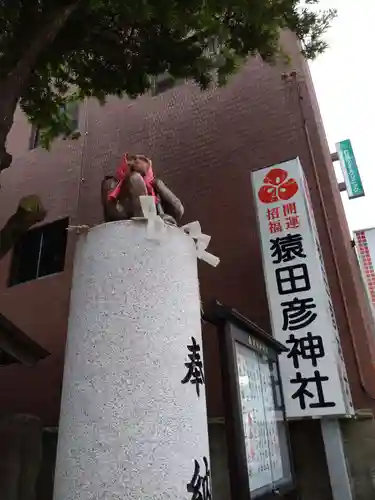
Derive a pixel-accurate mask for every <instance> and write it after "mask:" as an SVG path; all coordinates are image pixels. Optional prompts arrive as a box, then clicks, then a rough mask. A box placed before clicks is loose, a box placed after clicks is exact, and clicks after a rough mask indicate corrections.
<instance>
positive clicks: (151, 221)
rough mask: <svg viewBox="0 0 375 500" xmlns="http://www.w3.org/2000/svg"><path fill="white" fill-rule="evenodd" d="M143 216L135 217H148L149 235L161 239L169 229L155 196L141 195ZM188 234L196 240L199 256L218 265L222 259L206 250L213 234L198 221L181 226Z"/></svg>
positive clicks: (214, 265) (211, 264)
mask: <svg viewBox="0 0 375 500" xmlns="http://www.w3.org/2000/svg"><path fill="white" fill-rule="evenodd" d="M139 200H140V203H141V208H142V212H143V217H134V219H138V218H139V219H147V235H148V237H149V238H150V239H154V240H160V239H161V238H162V237H163V235H164V234H165V232H166V230H167V226H166V224H165V223H164V221H163V219H162V218H161V217H160V216H159V215H158V214H157V212H156V206H155V200H154V198H153V196H140V197H139ZM181 229H182V230H183V231H184V232H185V233H186V234H187V235H189V236H190V237H191V238H193V240H194V244H195V248H196V250H197V258H198V259H200V260H203V261H204V262H207V264H210V266H213V267H216V266H217V265H218V264H219V262H220V259H219V258H218V257H216V256H215V255H213V254H212V253H209V252H207V251H206V249H207V247H208V245H209V243H210V241H211V236H209V235H208V234H204V233H202V228H201V225H200V224H199V222H198V221H195V222H190V223H189V224H186V225H185V226H183V227H182V228H181Z"/></svg>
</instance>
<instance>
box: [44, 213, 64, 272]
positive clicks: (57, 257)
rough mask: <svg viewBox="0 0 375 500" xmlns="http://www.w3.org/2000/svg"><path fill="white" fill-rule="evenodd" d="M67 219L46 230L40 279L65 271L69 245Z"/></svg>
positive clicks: (50, 225)
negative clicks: (67, 246)
mask: <svg viewBox="0 0 375 500" xmlns="http://www.w3.org/2000/svg"><path fill="white" fill-rule="evenodd" d="M66 228H67V219H63V220H60V221H57V222H54V223H53V224H49V225H48V226H46V227H45V228H44V231H43V241H42V250H41V256H40V262H39V269H38V277H40V276H46V275H48V274H54V273H60V272H62V271H63V270H64V265H65V251H66V243H67V231H66Z"/></svg>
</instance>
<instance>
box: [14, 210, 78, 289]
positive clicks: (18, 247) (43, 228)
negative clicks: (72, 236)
mask: <svg viewBox="0 0 375 500" xmlns="http://www.w3.org/2000/svg"><path fill="white" fill-rule="evenodd" d="M58 224H61V225H62V226H64V227H65V228H64V231H66V235H65V248H64V251H63V259H62V260H63V267H62V269H61V270H59V271H53V272H50V273H46V274H43V275H40V269H41V262H42V254H43V239H44V237H45V234H46V232H47V231H48V230H50V229H51V228H52V227H53V226H55V225H56V226H57V225H58ZM68 226H69V217H62V218H60V219H56V220H54V221H52V222H49V223H47V224H43V225H40V226H37V227H33V228H31V229H29V230H28V231H27V232H26V233H24V234H23V235H22V236H21V238H20V239H19V240H18V241H17V242H16V244H15V245H14V247H13V250H12V258H11V263H10V268H9V276H8V280H7V285H8V288H11V287H13V286H17V285H22V284H24V283H30V282H31V281H35V280H39V279H42V278H46V277H48V276H54V275H57V274H60V273H62V272H64V270H65V261H66V250H67V246H68V234H67V228H68ZM30 233H34V234H35V233H40V236H39V245H38V249H37V252H38V257H37V264H36V266H37V267H36V270H35V277H33V278H29V279H25V280H21V281H20V279H19V276H20V273H19V271H18V269H19V268H18V263H19V262H20V261H21V259H22V260H23V257H24V253H25V252H26V250H25V248H23V245H25V238H28V237H30ZM26 243H27V242H26Z"/></svg>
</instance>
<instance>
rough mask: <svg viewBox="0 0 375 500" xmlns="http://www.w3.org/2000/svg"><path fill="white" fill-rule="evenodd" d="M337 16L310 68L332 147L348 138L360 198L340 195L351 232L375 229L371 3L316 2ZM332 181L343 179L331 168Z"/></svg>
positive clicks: (374, 4)
mask: <svg viewBox="0 0 375 500" xmlns="http://www.w3.org/2000/svg"><path fill="white" fill-rule="evenodd" d="M320 5H321V7H322V8H336V9H337V10H338V17H337V18H336V19H335V21H334V22H333V24H332V27H331V29H330V31H329V32H328V33H327V35H326V39H327V41H328V43H329V45H330V47H329V48H328V50H327V51H326V53H324V54H323V55H321V56H319V58H318V59H317V60H316V61H313V62H312V63H311V64H310V67H311V72H312V76H313V80H314V84H315V90H316V93H317V96H318V100H319V105H320V111H321V114H322V117H323V122H324V126H325V130H326V134H327V138H328V142H329V146H330V148H331V152H334V151H335V143H336V142H339V141H342V140H344V139H350V140H351V141H352V146H353V150H354V155H355V157H356V160H357V165H358V168H359V171H360V174H361V178H362V183H363V186H364V190H365V196H364V197H362V198H357V199H355V200H349V199H348V196H347V194H346V192H344V193H342V198H343V202H344V206H345V211H346V216H347V219H348V222H349V226H350V229H351V230H352V231H353V230H355V229H364V228H369V227H375V157H374V156H373V151H372V146H375V127H374V122H375V58H374V55H373V52H374V51H373V48H374V47H375V41H374V31H375V24H374V19H375V0H356V1H355V2H354V0H320ZM334 168H335V170H336V171H337V178H338V179H339V181H340V182H341V181H342V180H343V177H342V174H341V171H340V166H339V164H338V163H337V166H336V163H335V167H334Z"/></svg>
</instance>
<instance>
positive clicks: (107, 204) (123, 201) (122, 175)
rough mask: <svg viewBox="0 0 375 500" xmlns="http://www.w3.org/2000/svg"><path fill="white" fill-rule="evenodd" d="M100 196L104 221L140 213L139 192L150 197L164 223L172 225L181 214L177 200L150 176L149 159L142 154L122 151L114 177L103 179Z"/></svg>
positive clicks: (151, 173) (178, 219) (182, 208)
mask: <svg viewBox="0 0 375 500" xmlns="http://www.w3.org/2000/svg"><path fill="white" fill-rule="evenodd" d="M101 196H102V205H103V209H104V219H105V221H106V222H110V221H116V220H125V219H131V218H132V217H142V216H143V213H142V209H141V204H140V200H139V197H140V196H152V197H153V198H154V200H155V206H156V212H157V214H158V215H159V216H160V217H161V218H162V219H163V220H164V222H165V223H166V224H169V225H173V226H176V225H177V224H178V222H179V221H180V220H181V218H182V216H183V214H184V207H183V206H182V203H181V202H180V200H179V199H178V198H177V196H175V195H174V194H173V193H172V191H171V190H170V189H168V188H167V186H166V185H165V184H164V182H163V181H162V180H160V179H158V178H155V177H154V173H153V170H152V162H151V160H150V159H149V158H147V157H146V156H144V155H130V154H128V153H126V154H125V156H124V158H123V160H122V163H121V164H120V166H119V168H118V169H117V172H116V175H115V177H113V176H106V177H105V179H104V180H103V182H102V190H101Z"/></svg>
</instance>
